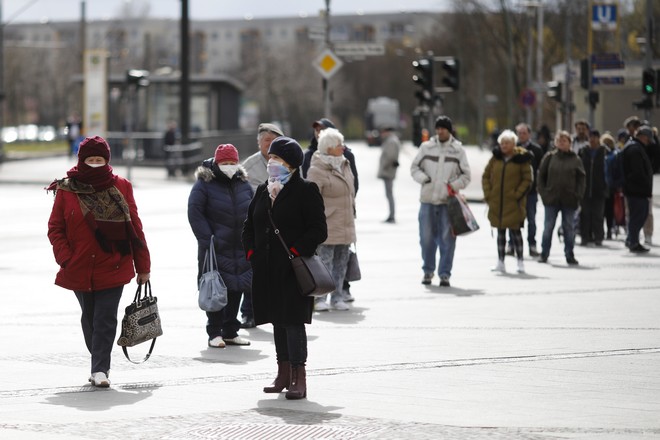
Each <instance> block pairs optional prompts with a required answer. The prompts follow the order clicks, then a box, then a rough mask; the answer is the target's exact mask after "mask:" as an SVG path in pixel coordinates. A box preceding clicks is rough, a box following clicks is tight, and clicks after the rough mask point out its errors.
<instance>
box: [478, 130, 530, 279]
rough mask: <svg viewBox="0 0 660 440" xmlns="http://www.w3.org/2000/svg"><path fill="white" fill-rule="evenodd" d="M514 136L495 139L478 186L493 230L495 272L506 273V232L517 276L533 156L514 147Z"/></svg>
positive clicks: (521, 270) (504, 134) (522, 270)
mask: <svg viewBox="0 0 660 440" xmlns="http://www.w3.org/2000/svg"><path fill="white" fill-rule="evenodd" d="M517 142H518V136H516V134H515V133H514V132H513V131H511V130H504V131H503V132H502V134H500V136H499V137H498V138H497V143H498V146H496V147H495V149H494V150H493V157H491V159H490V161H489V162H488V165H486V169H485V170H484V173H483V176H482V179H481V186H482V188H483V191H484V200H485V201H486V203H488V220H489V221H490V224H491V226H492V227H494V228H497V256H498V260H497V265H496V266H495V267H494V268H493V270H494V271H497V272H506V268H505V266H504V255H505V250H504V248H505V244H506V230H507V229H508V230H509V235H510V236H511V238H512V242H513V247H514V249H515V253H516V256H517V257H518V273H525V266H524V264H523V240H522V234H521V232H520V228H521V227H522V225H523V222H524V221H525V217H526V216H527V192H528V191H529V189H530V188H531V186H532V181H533V176H532V160H533V159H534V156H533V155H532V154H531V153H530V152H529V151H527V150H526V149H525V148H522V147H516V143H517Z"/></svg>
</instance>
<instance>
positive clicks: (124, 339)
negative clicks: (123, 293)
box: [117, 281, 163, 364]
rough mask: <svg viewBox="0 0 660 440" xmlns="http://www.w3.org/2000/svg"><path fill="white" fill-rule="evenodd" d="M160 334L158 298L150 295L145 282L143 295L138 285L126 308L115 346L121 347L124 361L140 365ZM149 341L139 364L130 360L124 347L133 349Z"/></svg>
mask: <svg viewBox="0 0 660 440" xmlns="http://www.w3.org/2000/svg"><path fill="white" fill-rule="evenodd" d="M162 334H163V329H162V328H161V324H160V313H158V298H156V297H155V296H153V295H152V294H151V282H149V281H147V282H146V283H145V284H144V294H143V292H142V284H138V287H137V292H135V298H133V302H132V303H131V304H130V305H128V306H127V307H126V310H125V314H124V319H122V320H121V335H120V336H119V339H118V340H117V345H120V346H121V348H122V350H123V351H124V356H126V359H128V360H129V361H130V362H132V363H134V364H141V363H142V362H145V361H146V360H147V359H149V357H150V356H151V353H152V352H153V349H154V345H156V338H157V337H159V336H161V335H162ZM149 340H151V347H149V352H148V353H147V355H146V356H145V357H144V359H142V360H141V361H139V362H136V361H133V360H131V358H130V357H129V356H128V350H127V349H126V347H133V346H135V345H138V344H141V343H143V342H146V341H149Z"/></svg>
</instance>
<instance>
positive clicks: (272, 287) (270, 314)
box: [243, 136, 328, 399]
mask: <svg viewBox="0 0 660 440" xmlns="http://www.w3.org/2000/svg"><path fill="white" fill-rule="evenodd" d="M268 155H269V157H270V159H269V161H268V174H269V178H268V181H267V182H266V183H263V184H261V185H259V187H257V191H256V193H255V196H254V197H253V199H252V202H251V203H250V207H249V208H248V215H247V219H246V220H245V224H244V226H243V246H244V248H245V253H246V255H247V258H248V259H249V260H250V263H251V264H252V269H253V278H252V306H253V309H254V320H255V323H256V324H257V325H261V324H265V323H272V324H273V337H274V340H275V351H276V354H277V364H278V373H277V378H276V379H275V381H274V382H273V384H272V385H271V386H268V387H265V388H264V392H266V393H279V392H281V391H282V390H283V389H284V388H288V390H289V391H288V392H287V393H286V398H287V399H301V398H303V397H305V396H306V393H307V391H306V375H305V362H306V360H307V334H306V331H305V324H310V323H311V322H312V310H313V307H314V299H313V298H312V297H305V296H302V295H301V294H300V290H299V288H298V283H297V281H296V277H295V275H294V273H293V269H292V267H291V260H290V259H289V255H288V252H287V250H286V249H285V248H284V246H283V245H282V243H281V242H280V238H281V239H283V240H284V242H285V243H286V246H287V247H288V249H289V251H290V252H291V253H292V254H294V255H301V256H311V255H313V254H314V252H315V251H316V248H317V247H318V246H319V245H320V244H321V243H323V242H324V241H325V240H326V238H327V235H328V229H327V225H326V220H325V206H324V204H323V197H321V193H320V191H319V188H318V186H317V185H316V183H314V182H310V181H307V180H304V179H303V178H302V177H301V175H300V168H299V167H300V166H301V165H302V161H303V152H302V149H301V148H300V145H299V144H298V143H297V142H296V141H295V140H293V139H291V138H288V137H285V136H280V137H278V138H276V139H275V140H273V142H272V143H271V145H270V149H269V150H268ZM271 216H272V221H271ZM275 231H277V234H276V232H275Z"/></svg>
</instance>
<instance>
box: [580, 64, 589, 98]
mask: <svg viewBox="0 0 660 440" xmlns="http://www.w3.org/2000/svg"><path fill="white" fill-rule="evenodd" d="M589 80H590V78H589V60H588V59H586V58H585V59H583V60H580V87H582V88H583V89H585V90H587V89H589Z"/></svg>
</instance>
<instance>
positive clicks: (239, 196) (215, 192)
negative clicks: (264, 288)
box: [188, 144, 253, 348]
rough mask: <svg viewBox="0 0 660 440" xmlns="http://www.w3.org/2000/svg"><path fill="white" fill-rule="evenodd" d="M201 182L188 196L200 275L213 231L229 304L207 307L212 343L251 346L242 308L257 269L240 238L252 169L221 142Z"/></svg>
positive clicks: (197, 174) (201, 174)
mask: <svg viewBox="0 0 660 440" xmlns="http://www.w3.org/2000/svg"><path fill="white" fill-rule="evenodd" d="M195 177H196V178H197V181H196V182H195V184H194V185H193V188H192V190H191V192H190V197H189V198H188V221H189V222H190V227H191V228H192V230H193V233H194V234H195V237H196V238H197V246H198V248H197V262H198V268H199V269H198V273H197V279H198V280H199V278H200V277H201V275H202V266H203V265H204V256H205V255H206V251H207V250H208V249H209V246H210V242H211V235H213V236H214V243H215V252H216V255H217V260H218V271H219V272H220V276H222V279H223V280H224V282H225V284H226V285H227V306H225V308H224V309H222V310H220V311H219V312H206V316H207V318H208V321H207V324H206V333H207V334H208V337H209V339H208V345H209V347H215V348H224V347H225V345H250V342H249V341H248V340H246V339H245V338H242V337H240V336H238V329H239V328H240V321H239V320H238V319H237V314H238V308H239V305H240V302H241V295H242V294H243V293H246V294H249V293H250V291H251V288H252V268H251V266H250V263H249V261H248V260H247V259H246V258H245V251H244V250H243V244H242V242H241V233H242V231H243V222H244V221H245V218H246V216H247V210H248V207H249V206H250V201H251V200H252V195H253V191H252V187H251V186H250V184H249V183H248V181H247V172H246V171H245V169H244V168H243V167H242V166H241V165H239V164H238V151H237V150H236V148H235V147H234V146H233V145H231V144H223V145H219V146H218V148H217V149H216V150H215V155H214V157H213V158H209V159H207V160H205V161H204V162H203V163H202V165H201V166H200V167H198V168H197V171H196V172H195Z"/></svg>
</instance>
